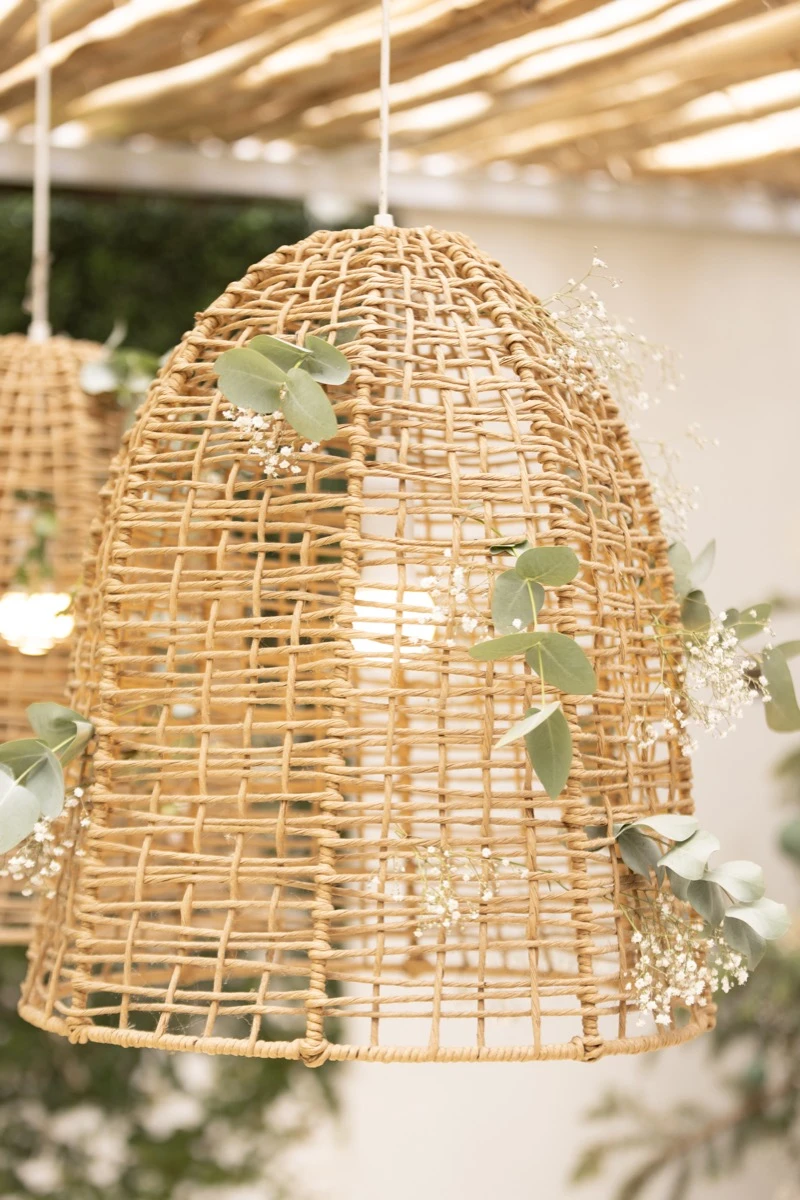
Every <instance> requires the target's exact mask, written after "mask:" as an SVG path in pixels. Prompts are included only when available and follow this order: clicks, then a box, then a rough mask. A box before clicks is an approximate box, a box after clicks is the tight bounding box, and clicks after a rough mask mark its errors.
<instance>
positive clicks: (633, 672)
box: [21, 228, 713, 1065]
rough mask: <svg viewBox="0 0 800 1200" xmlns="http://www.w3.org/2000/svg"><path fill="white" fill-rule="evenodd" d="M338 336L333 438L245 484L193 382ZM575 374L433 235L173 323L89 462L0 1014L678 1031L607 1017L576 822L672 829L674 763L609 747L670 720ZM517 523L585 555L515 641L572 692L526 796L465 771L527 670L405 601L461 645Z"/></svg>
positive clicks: (249, 1040) (229, 1043)
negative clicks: (76, 787) (68, 692)
mask: <svg viewBox="0 0 800 1200" xmlns="http://www.w3.org/2000/svg"><path fill="white" fill-rule="evenodd" d="M353 323H355V324H356V325H357V337H356V339H355V340H354V341H353V342H352V343H351V344H350V345H349V346H348V347H347V348H346V352H347V354H348V357H349V359H350V361H351V363H352V367H353V371H352V375H351V378H350V380H349V381H348V382H347V383H346V384H345V385H343V386H341V387H338V388H333V387H331V388H330V389H329V396H330V398H331V399H332V401H333V402H334V403H335V405H336V411H337V414H338V418H339V432H338V436H337V437H336V439H335V440H334V441H333V442H330V443H328V444H327V445H325V446H323V447H322V448H321V449H313V448H303V447H302V446H300V447H299V448H298V449H297V450H296V452H295V455H294V460H293V461H294V464H295V465H297V466H298V467H299V468H300V470H299V472H297V473H292V472H291V470H290V469H288V468H287V470H286V471H285V472H284V473H283V474H280V475H279V477H278V478H272V477H265V475H264V464H263V461H262V460H261V459H260V458H258V457H256V456H254V454H253V452H252V449H251V445H250V441H249V436H248V435H247V434H246V433H245V432H244V431H242V430H241V429H240V428H238V427H237V426H235V425H234V424H233V423H232V420H231V419H230V418H229V417H226V415H225V413H226V412H227V411H228V410H229V409H230V405H229V403H228V402H227V401H226V400H225V399H224V398H223V397H222V396H221V394H220V392H219V391H218V390H217V380H216V373H215V370H214V362H215V359H216V358H217V356H218V355H219V354H220V353H221V352H222V351H224V350H226V349H229V348H230V347H231V346H239V345H244V344H246V343H247V342H248V341H249V340H250V339H251V338H252V337H253V336H254V335H255V334H257V333H272V334H277V335H279V336H282V337H284V338H286V339H288V340H291V341H294V340H295V339H302V338H303V337H304V336H305V335H306V334H307V333H308V332H309V331H315V332H317V333H319V334H321V335H322V336H326V335H329V334H330V333H332V332H333V331H334V330H336V329H338V328H340V327H341V326H343V325H348V324H353ZM568 350H569V347H568V346H567V345H566V343H565V342H564V340H563V338H562V337H561V335H560V334H559V333H558V332H557V330H556V329H555V327H554V325H553V322H552V320H551V319H550V318H549V317H548V316H547V314H546V313H545V311H544V310H543V309H542V307H541V306H540V304H539V303H538V302H537V301H536V300H535V299H534V298H533V296H531V295H530V294H529V293H528V292H527V291H526V290H525V289H524V288H522V287H521V286H520V285H518V284H517V283H515V282H514V281H513V280H512V279H511V278H509V276H508V275H507V274H506V273H505V272H504V271H503V270H502V268H501V267H500V266H499V265H498V264H496V263H494V262H492V261H490V260H489V259H487V258H486V257H485V256H484V255H482V254H481V253H480V252H479V251H478V250H477V249H476V248H475V246H474V245H473V244H472V243H471V242H470V241H469V240H468V239H467V238H465V237H462V236H460V235H452V234H446V233H440V232H436V231H434V230H432V229H411V230H408V229H384V228H370V229H367V230H360V231H347V232H338V233H318V234H316V235H314V236H313V237H311V238H309V239H308V240H307V241H304V242H302V243H300V244H299V245H297V246H293V247H290V248H288V249H282V250H280V251H278V252H277V253H276V254H274V255H272V256H271V257H269V258H267V259H265V260H264V261H263V262H261V263H259V264H258V265H257V266H255V267H253V268H252V269H251V270H250V272H249V273H248V274H247V275H246V276H245V278H244V279H243V280H242V281H241V282H239V283H236V284H233V285H232V286H231V287H230V288H229V289H228V291H227V292H226V293H225V294H224V295H223V296H222V297H221V298H220V299H219V300H218V301H217V302H216V303H215V304H213V305H212V306H211V307H210V308H209V309H208V310H207V311H206V312H205V313H204V314H203V315H202V316H201V317H200V318H199V320H198V323H197V325H196V326H195V328H194V329H193V331H192V332H191V333H189V334H188V336H187V337H186V338H185V339H184V341H183V342H182V344H181V346H180V347H179V348H178V350H177V351H176V352H175V354H174V356H173V357H172V359H171V361H170V363H169V364H168V365H167V367H166V368H165V369H164V371H163V372H162V374H161V377H160V378H159V379H158V380H157V382H156V383H155V384H154V386H153V387H152V389H151V392H150V395H149V398H148V400H147V403H146V405H145V407H144V410H143V413H142V415H141V417H140V420H139V422H138V424H137V426H136V427H135V429H134V431H133V434H132V436H131V439H130V441H129V442H128V445H127V449H126V451H125V452H124V453H123V455H122V457H121V459H119V460H118V461H117V464H116V466H115V469H114V474H113V480H112V486H111V487H110V490H109V497H108V501H107V503H106V509H105V517H104V524H103V531H102V536H101V538H100V540H99V544H98V546H97V552H96V557H95V564H94V570H93V574H92V576H91V578H90V579H89V582H88V586H87V587H86V589H85V590H84V592H83V594H82V596H81V598H80V603H79V606H78V608H79V624H80V638H79V643H78V653H77V664H76V665H77V678H78V683H77V686H76V688H75V691H74V694H73V702H74V704H75V706H76V707H78V708H79V709H88V710H89V711H90V712H91V714H92V718H93V720H94V721H95V724H96V728H97V743H96V750H95V752H94V755H93V760H92V762H91V764H90V766H91V770H92V772H93V782H92V783H91V785H90V792H89V794H90V797H91V822H90V824H89V825H88V827H87V828H85V829H81V830H80V831H79V834H78V841H77V844H78V855H77V857H74V858H73V859H72V861H71V863H70V864H69V865H68V869H67V870H66V871H65V873H64V880H63V887H62V892H61V894H60V895H59V897H58V899H57V901H56V902H54V903H53V904H51V905H50V906H49V907H48V908H47V909H46V911H45V912H44V914H43V923H42V925H41V927H40V929H39V931H38V933H37V937H36V940H35V944H34V946H33V949H32V961H31V968H30V973H29V977H28V980H27V983H26V985H25V989H24V995H23V1001H22V1008H21V1011H22V1013H23V1015H24V1016H25V1017H27V1018H28V1019H29V1020H31V1021H33V1022H34V1023H36V1024H38V1025H40V1026H42V1027H43V1028H46V1029H50V1030H54V1031H56V1032H59V1033H63V1034H67V1035H69V1036H70V1037H71V1038H73V1039H74V1040H77V1041H87V1040H88V1041H101V1042H113V1043H118V1044H120V1045H128V1046H130V1045H134V1046H156V1047H162V1048H164V1049H168V1050H204V1051H207V1052H210V1053H231V1054H240V1055H254V1056H263V1057H287V1058H299V1059H302V1060H303V1061H305V1062H306V1063H308V1064H309V1065H317V1064H319V1063H321V1062H324V1061H325V1060H326V1059H329V1058H330V1059H369V1060H380V1061H389V1060H401V1061H416V1060H447V1061H455V1060H489V1059H517V1060H522V1059H554V1058H564V1059H594V1058H597V1057H599V1056H600V1055H603V1054H619V1053H635V1052H637V1051H642V1050H649V1049H653V1048H656V1047H659V1046H663V1045H667V1044H669V1043H675V1042H679V1041H684V1040H686V1039H688V1038H690V1037H692V1036H694V1035H696V1034H697V1033H699V1032H701V1031H702V1030H703V1029H705V1028H707V1027H708V1026H709V1024H710V1023H711V1021H712V1019H713V1018H712V1016H711V1012H712V1009H711V1007H710V1006H709V1008H707V1009H698V1010H697V1011H696V1012H695V1013H694V1014H692V1017H691V1020H690V1021H689V1023H688V1024H687V1025H686V1027H684V1028H683V1029H681V1030H677V1029H668V1030H666V1031H655V1030H654V1029H648V1030H646V1031H644V1032H641V1031H640V1032H639V1033H637V1032H636V1030H635V1029H630V1028H629V1024H632V1023H633V1022H630V1020H629V1014H628V1004H627V1000H626V997H627V995H628V993H627V992H626V991H625V980H626V970H627V968H628V966H629V965H630V961H631V953H632V947H631V943H630V927H629V925H628V924H627V923H626V921H625V920H624V919H623V918H622V915H621V908H620V905H621V904H622V902H623V897H624V895H625V894H626V893H628V892H630V890H631V889H632V888H633V887H634V877H633V876H630V875H629V874H628V873H627V871H626V870H625V868H624V867H623V866H622V865H621V864H620V863H619V861H618V860H617V858H616V855H615V854H614V853H613V851H611V850H609V849H608V848H606V849H605V850H602V851H601V852H600V853H599V854H598V853H597V852H590V851H589V850H588V849H587V835H586V826H587V825H588V824H590V823H592V822H596V821H597V819H598V812H600V813H601V814H602V817H603V818H605V816H606V815H607V814H609V813H611V812H613V814H614V817H615V819H619V820H623V819H627V818H634V817H637V816H640V815H642V814H644V813H646V812H651V811H654V810H658V811H674V810H680V811H682V812H690V811H691V798H690V770H689V763H688V761H687V760H686V758H685V757H684V756H683V754H682V752H681V750H680V747H679V745H678V744H677V742H675V741H672V740H670V739H667V738H665V737H662V738H661V739H660V740H659V741H657V742H656V743H655V744H654V745H652V746H650V747H649V748H647V749H646V750H645V749H641V748H640V747H639V746H638V745H637V744H635V742H634V741H633V740H632V739H631V737H630V730H631V728H632V726H633V723H634V722H635V720H636V718H637V717H642V716H646V717H647V718H648V719H650V720H654V719H657V718H658V716H659V711H660V710H659V707H658V706H659V704H661V703H663V701H658V700H653V699H652V698H650V693H651V691H652V690H653V684H654V682H655V680H656V678H659V679H660V673H661V670H662V660H661V657H660V656H659V655H658V653H657V651H656V646H655V643H654V640H653V631H652V622H653V618H654V615H655V614H656V612H658V613H659V614H661V615H662V616H663V613H664V611H665V603H666V605H667V610H669V611H671V610H670V603H671V597H672V591H671V589H672V581H671V574H670V571H669V567H668V564H667V546H666V543H665V541H664V538H663V536H662V533H661V530H660V528H659V517H658V512H657V511H656V509H655V507H654V505H653V501H652V497H651V493H650V489H649V487H648V484H647V482H646V480H645V479H644V477H643V474H642V467H641V463H640V460H639V456H638V454H637V452H636V450H635V449H634V447H633V446H632V445H631V442H630V439H629V436H628V432H627V430H626V428H625V426H624V424H623V422H622V421H621V420H620V417H619V413H618V411H617V408H616V407H615V405H614V403H613V402H612V401H611V399H610V398H609V397H608V396H607V395H606V394H604V393H602V390H601V389H595V392H596V394H595V395H593V396H590V395H589V393H588V391H587V389H586V388H585V386H584V385H583V384H581V383H579V382H578V381H577V375H576V376H575V377H574V378H573V377H572V376H571V375H570V374H569V373H568V372H566V371H565V370H564V369H562V368H563V367H564V364H565V363H567V362H569V361H570V360H569V354H568ZM526 533H527V534H528V535H529V536H530V537H531V539H533V537H534V536H535V539H536V541H537V543H539V544H545V545H547V544H558V545H567V546H570V547H571V548H572V549H573V550H574V551H575V552H576V554H577V555H578V557H579V559H580V562H581V568H582V569H581V573H580V575H579V576H578V577H577V579H576V580H575V582H574V584H573V585H571V586H569V587H565V588H562V589H559V591H558V593H557V597H558V598H557V602H555V603H553V604H552V605H551V606H550V608H549V611H548V610H547V609H545V610H543V613H542V617H543V619H544V620H545V621H546V622H547V623H548V625H549V627H550V628H553V629H557V630H560V631H562V632H566V633H569V634H574V635H576V636H578V637H579V638H580V640H581V644H582V645H583V646H584V648H585V649H586V651H587V653H588V654H589V655H590V657H591V658H592V660H593V663H594V665H595V668H596V671H597V675H598V678H599V691H598V693H597V694H596V695H595V696H593V697H591V698H576V697H572V698H570V697H567V698H565V699H564V707H565V710H566V712H567V714H568V717H569V721H570V724H571V728H572V733H573V738H574V744H575V747H576V753H575V755H574V758H573V763H572V769H571V773H570V777H569V781H568V784H567V786H566V788H565V790H564V792H563V793H562V795H560V796H559V798H558V800H556V801H553V800H551V799H550V798H549V797H548V796H547V795H546V793H545V791H544V790H543V788H542V786H541V785H540V783H539V781H538V780H537V778H536V777H535V776H534V775H533V774H532V771H531V768H530V765H529V763H528V761H527V758H526V755H525V750H524V747H523V744H522V743H521V742H518V743H516V744H514V745H510V746H508V747H506V748H503V749H500V750H496V749H494V743H495V742H496V741H497V738H498V736H499V735H500V733H502V732H503V731H505V730H506V729H507V728H508V726H509V724H510V723H511V722H512V721H514V720H516V719H517V718H518V717H519V715H520V714H521V712H522V711H524V709H525V708H526V707H527V705H528V704H530V703H531V702H532V696H533V682H534V681H533V678H532V677H531V676H530V675H528V674H527V673H526V669H521V668H519V667H518V666H516V665H512V664H510V663H508V662H503V663H498V664H494V665H487V664H486V663H481V662H475V661H474V660H473V659H471V658H470V657H469V654H468V650H469V647H470V645H471V644H472V643H473V642H474V641H475V640H476V637H477V634H476V633H475V632H474V631H473V632H471V633H470V632H469V629H468V626H469V625H470V624H471V622H469V621H468V622H466V623H465V622H464V621H463V619H462V620H460V621H453V620H450V618H449V617H447V619H445V618H444V617H442V614H441V613H438V614H437V613H436V612H435V611H433V615H432V608H431V602H430V599H429V593H431V592H432V591H433V592H434V593H437V594H438V593H439V592H441V591H442V589H443V588H444V590H447V589H448V588H450V590H451V591H453V592H455V593H458V596H456V601H458V600H459V596H461V597H462V598H463V594H465V593H466V592H467V591H468V594H469V597H470V598H471V599H474V602H475V604H476V606H477V607H478V609H480V610H482V614H483V616H484V618H488V611H489V596H490V592H491V578H492V576H493V574H494V573H495V572H496V571H497V570H498V569H499V564H498V563H497V560H496V559H495V558H494V557H493V556H492V555H491V554H490V553H489V548H490V546H491V545H492V544H493V543H495V542H497V541H498V538H500V539H503V538H508V537H520V536H524V535H525V534H526ZM462 571H463V572H464V575H463V577H462V576H461V574H460V572H462ZM453 581H455V582H454V583H453ZM465 581H466V582H465ZM451 584H452V587H451V586H450V585H451ZM665 597H666V600H665ZM438 603H439V607H441V605H442V604H443V603H444V601H442V599H441V596H440V597H439V602H438ZM479 615H480V614H479ZM442 622H443V623H442ZM662 715H663V714H662ZM89 779H90V776H89V775H88V774H87V775H86V778H85V783H86V786H89ZM598 805H599V806H600V808H599V809H598ZM448 863H450V864H455V866H454V867H450V866H448ZM448 872H450V876H452V878H451V877H450V876H448ZM445 876H447V878H448V884H447V886H450V885H452V886H451V890H450V892H449V893H448V896H449V898H448V899H447V900H446V901H445V903H444V904H440V903H439V901H438V900H437V896H436V895H435V894H432V893H436V892H437V889H439V891H441V890H442V886H443V884H444V880H445ZM444 890H445V891H447V887H445V889H444ZM453 898H455V903H456V904H457V905H458V907H459V916H458V919H456V918H453V919H452V920H451V919H450V915H449V914H450V913H451V912H452V906H451V904H450V901H451V900H452V899H453ZM442 914H444V915H442Z"/></svg>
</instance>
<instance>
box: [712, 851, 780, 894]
mask: <svg viewBox="0 0 800 1200" xmlns="http://www.w3.org/2000/svg"><path fill="white" fill-rule="evenodd" d="M705 878H706V879H707V880H709V882H711V883H717V884H719V886H720V887H721V888H723V889H724V890H725V891H726V892H727V893H728V895H729V896H730V898H731V900H733V901H734V902H735V903H736V904H753V903H754V902H755V901H756V900H760V899H761V897H762V896H763V895H764V892H765V890H766V884H765V882H764V872H763V871H762V869H761V867H760V866H759V865H758V863H754V862H749V861H748V860H747V859H737V860H734V861H733V862H726V863H720V865H719V866H718V867H714V869H713V871H712V870H709V871H706V874H705Z"/></svg>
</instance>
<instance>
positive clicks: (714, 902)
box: [686, 876, 730, 928]
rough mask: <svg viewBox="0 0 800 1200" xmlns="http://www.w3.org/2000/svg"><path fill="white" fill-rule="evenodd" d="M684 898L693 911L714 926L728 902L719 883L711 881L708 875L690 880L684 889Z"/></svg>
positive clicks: (722, 914) (720, 918) (719, 919)
mask: <svg viewBox="0 0 800 1200" xmlns="http://www.w3.org/2000/svg"><path fill="white" fill-rule="evenodd" d="M686 899H687V900H688V902H689V903H690V904H691V906H692V908H693V909H694V910H695V912H698V913H699V914H700V916H701V917H702V918H703V920H704V921H706V922H707V923H708V924H709V925H711V926H713V927H714V928H716V926H717V925H719V923H720V921H721V920H722V918H723V917H724V916H725V910H726V909H727V907H728V905H729V903H730V901H729V900H728V897H727V896H726V895H725V892H724V891H723V890H722V888H721V887H720V886H719V884H717V883H713V882H712V881H711V880H710V879H709V878H708V876H705V878H703V879H693V880H692V882H691V883H690V884H689V886H688V888H687V889H686Z"/></svg>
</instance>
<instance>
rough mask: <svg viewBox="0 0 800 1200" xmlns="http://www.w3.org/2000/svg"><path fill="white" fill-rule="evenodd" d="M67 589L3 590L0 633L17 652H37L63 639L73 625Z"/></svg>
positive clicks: (45, 649)
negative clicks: (37, 590)
mask: <svg viewBox="0 0 800 1200" xmlns="http://www.w3.org/2000/svg"><path fill="white" fill-rule="evenodd" d="M70 600H71V597H70V595H69V593H68V592H26V591H24V590H21V589H20V590H19V591H17V590H14V591H10V592H6V594H5V596H3V598H2V600H0V637H2V639H3V641H5V642H7V643H8V645H9V646H13V647H14V649H15V650H19V652H20V654H30V655H40V654H46V653H47V651H48V650H52V648H53V646H55V645H56V643H57V642H63V641H64V639H65V638H68V637H69V635H70V634H71V633H72V630H73V628H74V626H75V621H74V619H73V617H72V616H71V615H70V614H69V613H68V612H66V609H68V608H69V604H70Z"/></svg>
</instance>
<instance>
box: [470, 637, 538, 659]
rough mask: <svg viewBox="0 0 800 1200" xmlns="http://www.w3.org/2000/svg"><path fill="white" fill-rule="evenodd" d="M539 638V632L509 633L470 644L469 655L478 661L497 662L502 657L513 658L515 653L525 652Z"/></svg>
mask: <svg viewBox="0 0 800 1200" xmlns="http://www.w3.org/2000/svg"><path fill="white" fill-rule="evenodd" d="M537 638H538V634H537V633H507V634H505V635H504V636H503V637H498V638H492V639H491V641H488V642H478V644H477V645H476V646H470V650H469V656H470V658H474V659H475V660H476V662H496V661H497V660H498V659H501V658H513V657H514V655H515V654H524V653H525V651H526V650H529V649H530V647H531V646H535V645H536V642H537Z"/></svg>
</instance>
